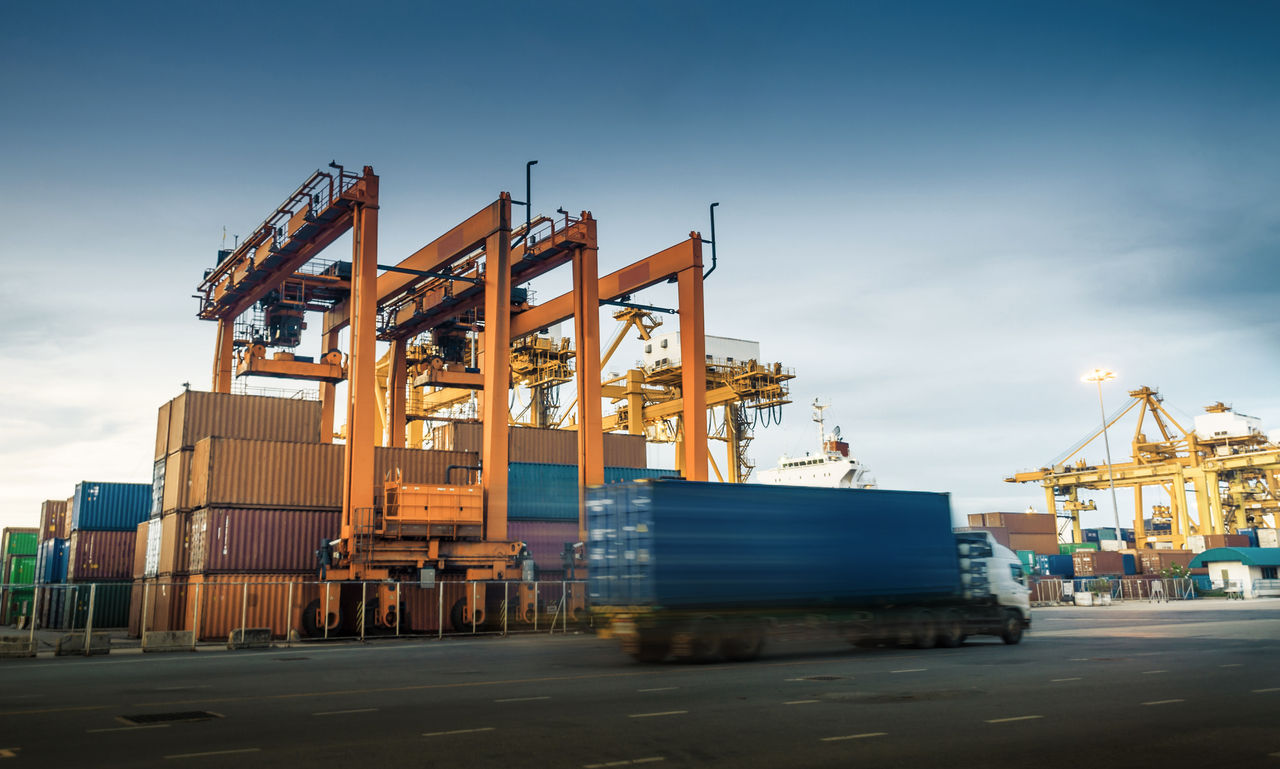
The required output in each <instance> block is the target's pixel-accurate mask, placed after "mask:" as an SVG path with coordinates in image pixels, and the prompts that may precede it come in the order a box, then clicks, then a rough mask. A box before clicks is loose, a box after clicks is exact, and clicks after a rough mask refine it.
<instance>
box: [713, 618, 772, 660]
mask: <svg viewBox="0 0 1280 769" xmlns="http://www.w3.org/2000/svg"><path fill="white" fill-rule="evenodd" d="M763 650H764V629H763V628H761V627H760V626H759V625H748V626H747V627H744V628H741V629H739V630H738V631H737V632H735V633H734V634H733V635H730V636H728V637H726V638H725V639H724V643H723V644H722V645H721V651H722V652H723V653H724V658H725V659H727V660H729V661H730V662H750V661H751V660H753V659H755V658H756V657H759V656H760V652H761V651H763Z"/></svg>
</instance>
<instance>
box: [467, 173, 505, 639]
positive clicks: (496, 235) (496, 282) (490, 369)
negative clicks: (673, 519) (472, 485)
mask: <svg viewBox="0 0 1280 769" xmlns="http://www.w3.org/2000/svg"><path fill="white" fill-rule="evenodd" d="M498 211H499V213H498V222H497V229H496V230H495V231H494V232H493V233H491V234H490V235H489V236H488V237H487V238H486V239H485V247H484V251H485V257H484V258H485V265H484V349H485V362H484V376H483V381H484V393H483V397H484V400H483V415H484V422H483V428H482V429H483V447H482V448H483V450H482V452H481V455H480V456H481V461H480V465H481V467H482V468H483V472H482V474H481V485H482V487H483V491H484V509H485V530H484V537H485V539H487V540H493V541H502V540H505V539H506V538H507V461H508V459H507V433H508V429H507V420H508V418H509V417H508V414H507V412H508V410H509V405H508V402H507V401H508V396H509V394H510V388H511V364H510V354H509V351H510V349H511V195H510V194H508V193H505V192H504V193H502V195H501V197H499V199H498ZM473 616H474V615H473Z"/></svg>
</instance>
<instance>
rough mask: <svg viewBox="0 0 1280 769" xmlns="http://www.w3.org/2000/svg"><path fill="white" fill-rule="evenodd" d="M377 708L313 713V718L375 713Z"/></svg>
mask: <svg viewBox="0 0 1280 769" xmlns="http://www.w3.org/2000/svg"><path fill="white" fill-rule="evenodd" d="M377 710H378V709H377V708H352V709H351V710H325V711H321V712H319V713H312V714H311V715H313V716H345V715H346V714H348V713H374V712H377Z"/></svg>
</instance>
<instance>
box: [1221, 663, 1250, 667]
mask: <svg viewBox="0 0 1280 769" xmlns="http://www.w3.org/2000/svg"><path fill="white" fill-rule="evenodd" d="M1218 667H1220V668H1241V667H1244V663H1243V662H1228V663H1227V664H1225V665H1219V666H1218Z"/></svg>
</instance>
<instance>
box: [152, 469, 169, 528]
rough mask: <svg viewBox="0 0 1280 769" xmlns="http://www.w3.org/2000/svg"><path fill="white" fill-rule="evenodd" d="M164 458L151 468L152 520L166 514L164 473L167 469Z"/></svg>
mask: <svg viewBox="0 0 1280 769" xmlns="http://www.w3.org/2000/svg"><path fill="white" fill-rule="evenodd" d="M167 464H168V463H167V462H166V460H165V458H164V457H161V458H160V459H157V460H156V462H155V464H154V465H152V466H151V512H150V513H149V515H150V516H151V517H152V518H159V517H160V514H161V513H163V512H164V473H165V468H166V467H167Z"/></svg>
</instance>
